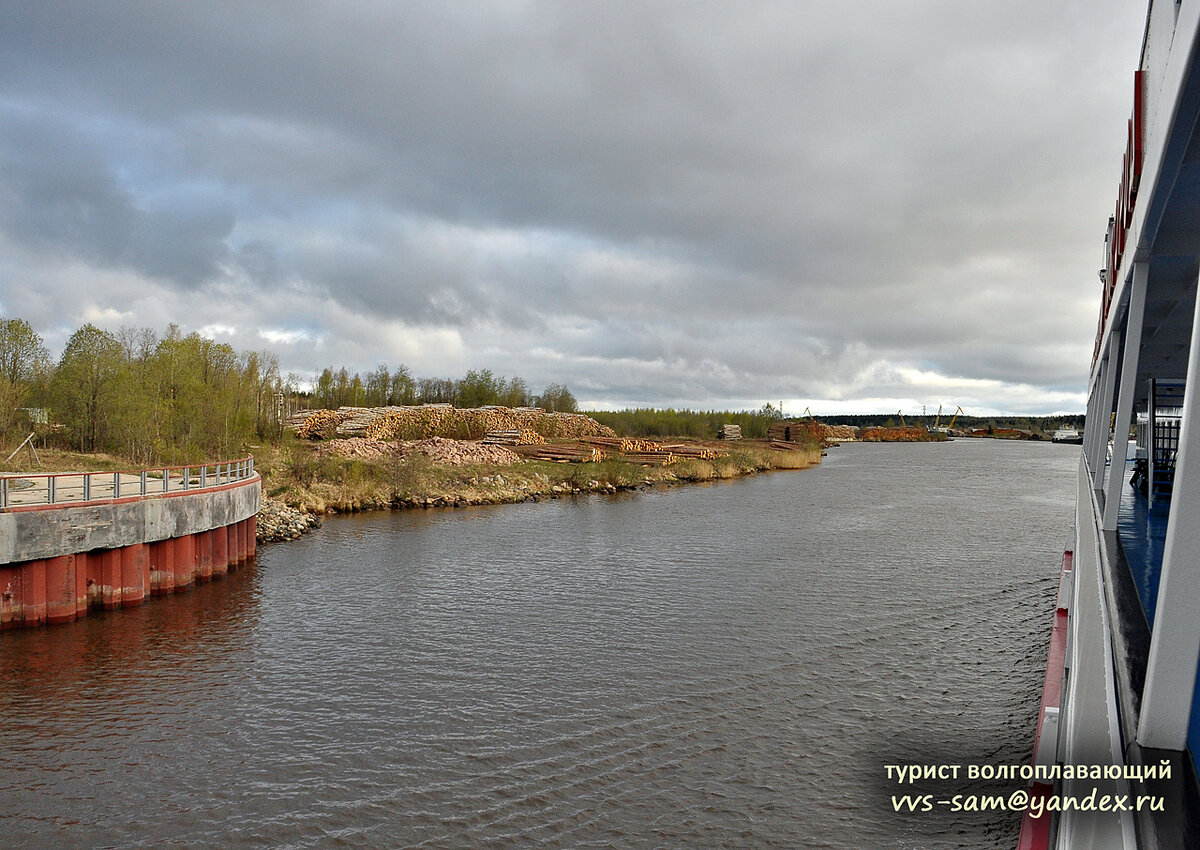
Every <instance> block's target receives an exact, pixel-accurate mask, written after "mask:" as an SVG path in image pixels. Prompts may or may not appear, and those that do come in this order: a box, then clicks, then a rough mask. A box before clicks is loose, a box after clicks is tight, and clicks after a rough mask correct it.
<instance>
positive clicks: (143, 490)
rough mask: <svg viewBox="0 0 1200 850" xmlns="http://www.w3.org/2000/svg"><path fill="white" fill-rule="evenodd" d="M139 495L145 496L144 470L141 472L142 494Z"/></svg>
mask: <svg viewBox="0 0 1200 850" xmlns="http://www.w3.org/2000/svg"><path fill="white" fill-rule="evenodd" d="M141 495H143V496H145V495H146V470H144V469H143V470H142V493H141Z"/></svg>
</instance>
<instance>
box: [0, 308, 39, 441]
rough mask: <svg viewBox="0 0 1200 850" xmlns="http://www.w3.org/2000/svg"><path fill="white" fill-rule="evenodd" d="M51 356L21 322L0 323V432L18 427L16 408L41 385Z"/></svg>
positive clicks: (24, 322)
mask: <svg viewBox="0 0 1200 850" xmlns="http://www.w3.org/2000/svg"><path fill="white" fill-rule="evenodd" d="M49 360H50V354H49V352H48V351H46V346H45V345H43V344H42V338H41V337H40V336H38V335H37V333H35V332H34V330H33V328H32V327H30V326H29V322H27V321H25V320H24V319H0V432H2V433H5V434H8V433H10V432H11V431H12V430H13V429H14V428H15V427H16V426H17V424H18V419H19V417H18V415H17V408H19V407H21V406H22V405H24V404H25V403H26V402H27V400H28V398H29V395H30V393H31V392H32V391H33V389H34V388H35V387H36V386H37V385H39V384H41V383H44V379H45V376H46V374H47V372H48V368H49Z"/></svg>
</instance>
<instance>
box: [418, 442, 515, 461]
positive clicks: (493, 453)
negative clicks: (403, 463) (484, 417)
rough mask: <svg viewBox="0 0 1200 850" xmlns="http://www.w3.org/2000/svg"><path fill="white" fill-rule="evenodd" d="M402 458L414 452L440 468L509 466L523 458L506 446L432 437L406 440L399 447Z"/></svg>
mask: <svg viewBox="0 0 1200 850" xmlns="http://www.w3.org/2000/svg"><path fill="white" fill-rule="evenodd" d="M398 451H399V454H400V456H401V457H411V456H412V454H413V453H414V452H416V453H420V454H423V455H425V456H426V457H428V458H429V459H430V460H431V461H433V463H435V464H437V465H439V466H472V465H474V464H487V465H490V466H509V465H511V464H514V463H518V462H519V461H520V460H521V458H520V457H518V456H517V455H516V453H514V452H513V451H512V450H511V449H506V448H505V447H504V446H485V445H483V444H482V443H476V442H473V441H469V440H448V439H445V438H444V437H430V438H429V439H428V440H405V441H403V442H401V443H400V445H399V449H398Z"/></svg>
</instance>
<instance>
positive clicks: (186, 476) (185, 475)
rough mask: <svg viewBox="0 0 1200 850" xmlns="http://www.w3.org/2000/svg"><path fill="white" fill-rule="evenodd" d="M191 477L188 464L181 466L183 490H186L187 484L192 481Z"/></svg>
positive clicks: (190, 469)
mask: <svg viewBox="0 0 1200 850" xmlns="http://www.w3.org/2000/svg"><path fill="white" fill-rule="evenodd" d="M191 477H192V468H191V467H190V466H185V467H184V468H183V489H184V490H186V489H187V488H188V485H189V484H191V483H192V482H191Z"/></svg>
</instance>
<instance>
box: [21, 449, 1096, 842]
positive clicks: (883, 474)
mask: <svg viewBox="0 0 1200 850" xmlns="http://www.w3.org/2000/svg"><path fill="white" fill-rule="evenodd" d="M1077 458H1078V447H1063V446H1052V445H1048V444H1017V443H1002V442H995V441H967V440H958V441H955V442H953V443H949V444H941V445H847V446H842V447H840V448H836V449H833V450H831V452H830V455H829V457H828V458H826V460H825V461H824V462H823V463H822V465H821V466H820V467H817V468H814V469H810V470H805V471H801V472H781V473H774V474H771V475H765V476H759V477H756V478H751V479H743V480H739V481H734V482H726V483H720V484H716V485H712V486H702V487H701V486H697V487H687V488H681V489H677V490H673V491H666V492H650V493H638V494H627V495H622V496H615V497H587V498H579V499H576V500H562V501H553V502H541V503H537V504H532V503H531V504H526V505H519V506H501V507H496V508H479V509H469V510H459V511H453V510H447V511H429V512H404V513H394V514H377V515H368V516H361V517H354V518H339V519H332V520H330V521H329V522H327V523H326V525H325V526H324V528H322V529H321V530H320V531H318V532H316V533H315V534H313V535H310V536H309V537H307V538H305V539H303V540H301V541H298V542H295V543H290V544H282V545H276V546H271V547H266V548H264V549H262V550H260V557H259V561H258V564H257V565H256V566H253V567H250V568H246V569H243V570H241V571H239V572H237V573H233V574H231V575H230V576H229V577H228V578H227V579H226V580H224V581H219V582H215V583H213V584H211V585H206V586H203V587H200V588H198V589H197V590H196V591H194V592H192V593H190V594H185V595H181V596H178V597H172V598H169V599H155V600H152V601H151V602H149V603H147V604H146V605H145V606H143V607H142V608H139V609H136V610H131V611H122V612H116V613H112V614H99V615H97V614H93V615H91V616H89V617H88V618H87V619H85V620H83V621H80V622H78V623H74V624H70V625H66V626H59V627H53V628H47V629H39V630H29V631H20V632H6V633H3V634H0V730H2V734H3V739H4V746H3V748H2V749H0V836H3V839H2V841H3V844H4V846H6V847H9V846H17V847H23V846H30V847H43V846H45V847H67V846H72V847H73V846H120V847H125V846H148V845H159V844H164V843H174V844H176V845H178V846H239V847H250V846H271V847H325V846H353V847H361V846H371V847H446V848H458V847H483V846H487V847H529V846H545V847H769V846H778V847H837V848H844V847H867V848H870V847H912V848H916V847H929V848H950V847H955V848H957V847H1012V846H1014V844H1015V837H1016V829H1017V824H1018V818H1017V817H1016V816H1014V815H1011V814H1006V813H990V814H988V815H973V816H969V815H966V814H951V813H949V812H947V811H945V810H941V811H934V812H932V813H916V814H896V813H894V812H893V811H892V804H891V802H890V795H892V794H896V793H903V791H904V789H901V788H897V786H895V785H894V784H889V783H887V782H886V781H885V779H884V776H883V768H882V765H883V764H885V763H890V762H895V761H903V762H906V763H907V762H920V763H938V762H951V763H967V762H977V763H989V764H994V763H1021V762H1024V761H1025V760H1026V759H1027V757H1028V749H1029V747H1030V745H1031V739H1032V732H1033V720H1034V714H1035V711H1036V707H1037V701H1038V695H1039V689H1040V682H1041V676H1042V673H1043V672H1044V667H1045V647H1046V643H1047V640H1048V637H1049V628H1050V623H1051V605H1052V600H1053V594H1054V588H1055V582H1056V575H1057V565H1058V561H1059V558H1060V555H1061V551H1062V549H1063V546H1064V544H1065V542H1066V536H1067V533H1068V529H1069V525H1070V520H1071V510H1072V498H1073V492H1074V491H1073V481H1074V471H1075V468H1076V463H1077ZM958 785H961V786H963V787H962V788H954V787H953V786H951V787H952V790H955V791H968V792H969V791H971V790H973V789H971V788H970V787H969V783H966V782H965V781H963V782H961V783H958Z"/></svg>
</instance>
